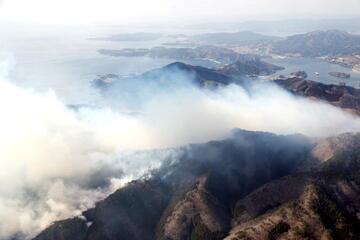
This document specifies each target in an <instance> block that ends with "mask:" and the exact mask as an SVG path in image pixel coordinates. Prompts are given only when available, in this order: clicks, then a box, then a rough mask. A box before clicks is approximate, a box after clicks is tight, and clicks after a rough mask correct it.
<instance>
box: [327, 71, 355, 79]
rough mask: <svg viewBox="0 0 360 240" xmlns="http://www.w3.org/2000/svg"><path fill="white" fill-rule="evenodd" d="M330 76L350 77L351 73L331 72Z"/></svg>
mask: <svg viewBox="0 0 360 240" xmlns="http://www.w3.org/2000/svg"><path fill="white" fill-rule="evenodd" d="M329 75H330V76H333V77H337V78H344V79H346V78H350V77H351V75H350V74H349V73H343V72H329Z"/></svg>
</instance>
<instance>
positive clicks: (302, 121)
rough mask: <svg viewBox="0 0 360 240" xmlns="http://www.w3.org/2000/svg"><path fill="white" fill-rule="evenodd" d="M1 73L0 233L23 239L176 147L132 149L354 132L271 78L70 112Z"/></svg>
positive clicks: (330, 111)
mask: <svg viewBox="0 0 360 240" xmlns="http://www.w3.org/2000/svg"><path fill="white" fill-rule="evenodd" d="M7 67H8V66H5V65H2V66H1V68H2V69H6V68H7ZM0 73H1V74H2V76H3V77H1V79H0V111H1V117H0V164H1V168H0V182H1V183H2V184H1V185H0V219H2V221H1V222H0V239H6V238H8V237H10V236H12V235H13V234H16V233H19V232H20V233H22V234H24V235H25V236H26V237H27V238H29V237H32V236H34V234H36V233H38V232H39V231H40V230H41V229H43V228H45V227H46V226H48V225H49V224H50V223H51V222H52V221H55V220H59V219H63V218H66V217H70V216H76V215H79V214H80V213H81V211H82V210H84V209H87V208H89V207H92V206H93V205H94V203H95V202H96V201H99V200H100V199H103V198H104V197H106V196H107V195H108V194H110V193H111V192H112V191H114V190H116V189H117V188H119V187H121V186H123V185H124V184H126V183H127V182H128V181H130V180H132V179H135V178H138V177H140V176H142V175H143V174H144V173H146V172H147V171H148V170H149V169H153V168H156V167H158V166H159V165H160V164H161V160H162V159H165V158H166V157H169V156H171V155H174V154H176V151H175V150H167V151H152V152H147V151H139V150H144V149H147V150H149V149H164V148H172V147H176V146H180V145H185V144H188V143H199V142H206V141H209V140H213V139H221V138H224V137H226V136H227V135H228V134H229V133H230V131H231V130H232V129H234V128H243V129H247V130H260V131H269V132H274V133H279V134H288V133H303V134H306V135H309V136H328V135H334V134H338V133H342V132H347V131H358V130H359V129H360V121H359V119H358V118H357V117H355V116H353V115H350V114H348V113H345V112H343V111H341V110H339V109H337V108H335V107H332V106H330V105H327V104H324V103H319V102H313V101H310V100H306V99H301V98H296V97H293V96H291V95H290V94H288V93H286V92H285V91H283V90H281V89H279V88H278V87H276V86H274V85H271V84H264V85H262V84H261V85H259V86H255V87H253V88H252V90H251V91H250V93H249V92H247V91H245V90H244V89H243V88H241V87H240V86H235V85H233V86H229V87H226V88H223V89H219V90H217V91H203V90H200V89H197V88H195V87H192V86H189V87H179V89H176V88H175V89H172V91H171V92H170V91H160V93H159V94H156V95H155V96H152V97H151V99H147V101H145V102H144V103H143V105H142V107H141V112H140V113H139V114H136V115H134V114H132V115H129V114H124V113H121V112H119V111H117V109H111V108H107V109H91V108H80V109H79V110H76V111H75V110H71V109H69V108H68V107H66V106H65V105H64V104H63V103H62V102H61V101H59V99H58V98H57V97H56V95H55V94H54V93H53V92H52V91H49V92H46V93H37V92H34V91H31V90H25V89H21V88H19V87H17V86H14V85H13V84H11V83H10V82H8V81H7V79H6V71H1V72H0ZM174 74H175V73H174ZM175 156H176V155H175ZM95 176H96V177H95ZM94 179H95V180H94Z"/></svg>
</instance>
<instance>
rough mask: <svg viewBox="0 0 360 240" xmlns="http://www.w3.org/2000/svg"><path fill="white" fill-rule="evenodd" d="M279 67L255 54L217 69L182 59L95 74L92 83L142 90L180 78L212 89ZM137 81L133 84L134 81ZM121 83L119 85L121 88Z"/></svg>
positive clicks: (166, 84)
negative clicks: (135, 71) (127, 73)
mask: <svg viewBox="0 0 360 240" xmlns="http://www.w3.org/2000/svg"><path fill="white" fill-rule="evenodd" d="M282 69H283V68H282V67H279V66H276V65H272V64H269V63H266V62H264V61H262V60H261V59H260V58H258V57H255V56H250V55H249V56H245V55H244V56H242V57H241V58H239V60H238V61H236V62H235V63H233V64H228V65H225V66H224V67H221V68H214V69H211V68H205V67H201V66H193V65H190V64H185V63H182V62H174V63H171V64H168V65H166V66H164V67H162V68H158V69H154V70H150V71H148V72H145V73H143V74H140V75H136V76H131V77H125V78H121V77H120V76H118V75H115V74H106V75H102V76H99V77H98V78H97V79H95V80H94V81H93V84H94V85H95V86H97V87H99V88H101V89H104V90H106V89H111V87H112V86H116V85H118V84H119V85H121V83H123V82H124V81H127V82H131V83H132V84H131V86H133V87H136V86H141V88H142V89H144V88H146V87H149V86H153V84H161V85H162V87H166V86H173V87H176V84H181V82H179V81H181V80H184V81H187V80H192V81H193V83H195V84H196V85H197V86H199V87H205V88H207V87H210V88H214V87H215V88H216V87H218V86H223V85H228V84H231V83H242V82H243V78H244V77H246V76H249V75H250V76H261V75H270V74H272V73H275V72H276V71H278V70H282ZM135 83H137V84H135ZM124 87H125V86H122V88H124Z"/></svg>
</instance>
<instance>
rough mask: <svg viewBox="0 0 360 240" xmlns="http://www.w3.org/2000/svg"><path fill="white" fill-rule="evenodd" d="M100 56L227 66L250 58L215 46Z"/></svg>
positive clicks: (128, 50) (108, 51)
mask: <svg viewBox="0 0 360 240" xmlns="http://www.w3.org/2000/svg"><path fill="white" fill-rule="evenodd" d="M98 52H99V53H100V54H104V55H109V56H114V57H118V56H121V57H143V56H147V57H151V58H171V59H174V60H177V61H194V60H195V61H196V60H207V61H210V62H214V63H218V64H220V65H221V64H229V63H234V62H236V61H239V60H243V59H247V58H249V57H250V58H252V56H249V55H246V54H240V53H237V52H235V51H233V50H231V49H228V48H224V47H217V46H209V45H205V46H198V47H195V48H168V47H153V48H125V49H119V50H113V49H100V50H98Z"/></svg>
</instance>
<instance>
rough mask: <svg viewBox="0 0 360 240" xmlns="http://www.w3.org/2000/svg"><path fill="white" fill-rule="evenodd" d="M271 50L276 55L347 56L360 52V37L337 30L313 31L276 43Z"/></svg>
mask: <svg viewBox="0 0 360 240" xmlns="http://www.w3.org/2000/svg"><path fill="white" fill-rule="evenodd" d="M273 49H274V51H275V52H277V53H281V54H287V53H290V54H299V55H301V56H304V57H321V56H329V55H330V56H336V55H348V54H354V53H359V52H360V35H353V34H349V33H347V32H343V31H339V30H328V31H315V32H310V33H306V34H299V35H293V36H290V37H288V38H286V39H285V40H282V41H278V42H276V43H274V44H273Z"/></svg>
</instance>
